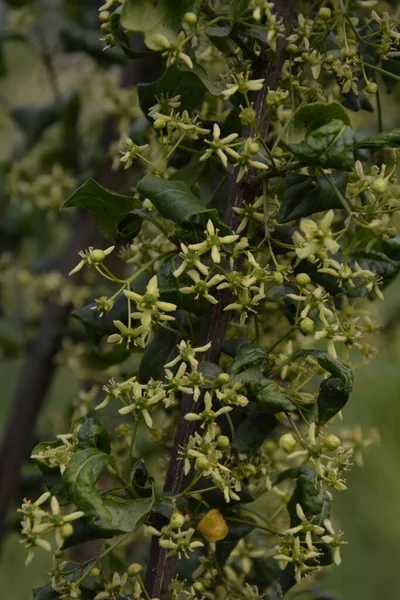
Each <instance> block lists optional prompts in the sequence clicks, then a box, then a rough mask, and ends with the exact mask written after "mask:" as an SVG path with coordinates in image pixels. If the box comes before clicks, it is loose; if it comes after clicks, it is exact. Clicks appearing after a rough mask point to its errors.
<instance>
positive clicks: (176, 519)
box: [169, 512, 185, 529]
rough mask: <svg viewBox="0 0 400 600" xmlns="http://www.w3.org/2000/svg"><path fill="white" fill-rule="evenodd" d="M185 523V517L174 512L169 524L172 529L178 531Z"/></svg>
mask: <svg viewBox="0 0 400 600" xmlns="http://www.w3.org/2000/svg"><path fill="white" fill-rule="evenodd" d="M184 522H185V517H184V515H183V514H182V513H180V512H176V513H174V514H173V515H172V517H171V519H170V521H169V524H170V526H171V527H172V529H179V528H180V527H182V525H183V524H184Z"/></svg>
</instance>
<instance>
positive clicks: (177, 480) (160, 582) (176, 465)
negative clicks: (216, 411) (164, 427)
mask: <svg viewBox="0 0 400 600" xmlns="http://www.w3.org/2000/svg"><path fill="white" fill-rule="evenodd" d="M275 7H276V13H277V18H278V19H280V18H281V19H282V20H283V23H284V25H285V28H286V30H287V32H288V30H289V28H290V25H291V22H292V18H293V12H294V0H277V1H276V2H275ZM286 45H287V42H286V36H282V37H281V38H280V39H279V41H278V48H277V52H278V60H277V61H276V62H272V61H270V60H268V58H267V55H266V48H262V50H261V53H260V57H259V58H258V60H257V63H255V64H254V69H253V76H254V78H255V79H256V78H261V77H262V78H263V79H264V84H263V87H262V89H261V90H259V91H258V92H256V93H255V94H254V105H253V106H254V110H255V113H256V122H257V124H258V126H259V130H260V136H261V137H263V138H264V139H265V137H266V134H267V132H268V128H269V117H268V118H267V119H264V120H263V116H264V112H265V106H266V96H267V94H268V91H269V89H276V87H277V86H278V82H279V78H280V75H281V72H282V68H283V65H284V62H285V58H286V56H285V49H286ZM241 133H242V136H243V137H249V136H250V134H251V130H250V128H249V127H248V126H246V127H243V131H242V132H241ZM251 177H253V173H252V171H250V172H249V173H247V174H246V175H245V176H244V177H243V179H242V180H241V181H240V182H236V179H237V169H235V170H234V169H231V170H230V172H229V187H230V193H229V196H228V201H227V205H226V222H227V224H228V226H229V227H230V228H231V229H233V230H236V228H237V225H238V221H239V215H237V214H236V212H235V211H234V210H233V209H234V208H240V207H241V206H242V205H243V203H245V202H246V200H252V196H253V193H252V191H251V188H250V186H249V180H250V178H251ZM218 300H219V302H218V304H215V305H213V306H212V308H211V309H210V311H209V312H208V313H207V315H206V317H205V319H204V326H203V327H199V331H200V339H199V340H198V342H199V344H204V343H207V342H209V341H211V342H212V346H211V348H210V350H208V351H207V352H204V353H203V355H202V361H213V362H216V361H218V358H219V354H220V347H221V344H222V342H223V340H224V337H225V331H226V327H227V324H228V320H229V317H228V314H227V312H224V307H225V306H227V304H229V302H230V296H229V293H226V292H225V291H224V292H220V293H219V297H218ZM201 410H203V400H202V399H201V398H200V399H199V400H198V401H197V402H195V401H194V400H193V397H192V396H184V397H183V399H182V407H181V414H180V417H179V422H178V426H177V430H176V436H175V440H174V445H173V448H172V453H171V458H170V463H169V466H168V471H167V476H166V480H165V485H164V493H165V492H167V493H172V494H179V493H181V492H182V490H184V489H185V487H186V485H187V484H185V475H184V465H183V462H184V461H183V460H182V459H181V457H180V456H179V451H180V449H181V448H185V447H186V446H187V444H188V441H189V438H190V436H191V435H193V433H194V432H195V430H196V424H195V422H193V421H186V420H185V414H186V413H188V412H197V413H198V412H200V411H201ZM176 564H177V557H176V556H173V557H170V558H168V559H167V551H166V550H165V549H163V548H161V547H160V546H159V543H158V538H157V537H156V536H153V539H152V542H151V548H150V555H149V559H148V565H149V566H148V569H147V572H146V578H145V585H146V589H147V592H148V594H149V596H150V597H151V598H154V597H155V598H159V599H160V600H167V598H168V597H169V593H168V589H169V585H170V583H171V580H172V579H173V577H174V576H175V571H176Z"/></svg>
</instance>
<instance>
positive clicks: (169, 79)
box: [137, 65, 207, 115]
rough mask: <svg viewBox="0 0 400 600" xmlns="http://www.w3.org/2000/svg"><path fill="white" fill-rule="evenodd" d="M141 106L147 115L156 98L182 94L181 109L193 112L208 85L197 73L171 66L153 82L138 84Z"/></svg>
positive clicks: (201, 100)
mask: <svg viewBox="0 0 400 600" xmlns="http://www.w3.org/2000/svg"><path fill="white" fill-rule="evenodd" d="M137 90H138V94H139V103H140V108H141V109H142V111H143V112H144V114H145V115H148V113H149V109H150V108H151V107H152V106H153V105H154V104H155V103H156V100H155V99H156V98H162V97H167V96H168V97H170V98H172V97H174V96H176V95H180V96H181V97H180V103H181V105H180V108H179V110H187V111H189V112H192V111H193V110H194V109H195V108H199V107H200V106H201V104H202V102H203V98H204V94H205V93H206V91H207V87H206V85H205V83H204V82H203V81H202V79H201V78H200V77H199V75H198V74H197V73H195V72H194V71H191V70H188V69H184V68H182V69H180V68H178V67H177V66H176V65H172V66H171V67H169V68H168V69H167V70H166V71H165V73H164V75H162V77H160V79H157V80H156V81H153V82H152V83H139V84H138V86H137Z"/></svg>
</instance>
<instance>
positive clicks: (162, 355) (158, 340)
mask: <svg viewBox="0 0 400 600" xmlns="http://www.w3.org/2000/svg"><path fill="white" fill-rule="evenodd" d="M178 340H179V335H177V334H175V333H173V332H172V331H169V330H167V329H162V328H161V329H160V330H159V331H157V333H156V334H155V336H154V338H153V339H152V341H151V342H150V344H149V345H148V346H147V347H146V349H145V351H144V352H143V355H142V360H141V361H140V365H139V381H140V383H147V382H148V381H149V380H150V379H151V378H153V379H158V380H162V379H164V365H165V364H167V363H169V362H170V361H171V360H172V358H173V356H174V355H175V354H176V345H177V343H178Z"/></svg>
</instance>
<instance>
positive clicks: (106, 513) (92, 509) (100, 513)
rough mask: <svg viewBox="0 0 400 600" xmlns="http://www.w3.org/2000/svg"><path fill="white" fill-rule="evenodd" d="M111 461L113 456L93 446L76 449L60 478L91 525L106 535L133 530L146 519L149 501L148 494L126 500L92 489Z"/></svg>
mask: <svg viewBox="0 0 400 600" xmlns="http://www.w3.org/2000/svg"><path fill="white" fill-rule="evenodd" d="M113 463H114V459H113V457H111V456H110V455H108V454H105V453H104V452H100V451H99V450H97V449H95V448H86V449H85V450H79V451H78V452H76V453H75V454H74V455H73V456H72V458H71V460H70V461H69V463H68V465H67V468H66V469H65V471H64V474H63V481H64V483H65V485H66V487H67V489H68V490H69V493H70V495H71V497H72V499H73V501H74V503H75V504H76V506H77V507H78V509H79V510H82V511H83V512H84V513H85V517H86V518H91V519H93V521H92V522H91V523H90V525H91V527H93V528H94V529H95V530H98V531H100V532H102V533H104V534H106V535H108V534H111V533H112V534H115V535H118V534H121V533H129V532H132V531H135V529H137V528H138V527H139V526H140V525H141V524H142V523H143V522H144V520H145V519H146V517H147V515H148V514H149V512H150V510H151V508H152V506H153V504H154V494H152V496H151V498H138V499H132V500H126V499H121V498H116V497H110V496H108V497H106V498H104V499H103V498H102V497H101V496H100V495H99V493H98V492H97V490H96V484H97V482H98V480H99V479H100V477H101V475H102V474H103V473H104V472H105V471H106V470H107V468H108V467H109V466H111V465H112V464H113Z"/></svg>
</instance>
